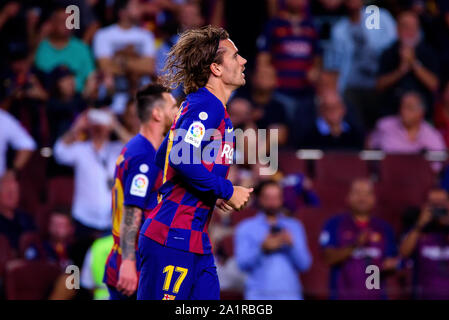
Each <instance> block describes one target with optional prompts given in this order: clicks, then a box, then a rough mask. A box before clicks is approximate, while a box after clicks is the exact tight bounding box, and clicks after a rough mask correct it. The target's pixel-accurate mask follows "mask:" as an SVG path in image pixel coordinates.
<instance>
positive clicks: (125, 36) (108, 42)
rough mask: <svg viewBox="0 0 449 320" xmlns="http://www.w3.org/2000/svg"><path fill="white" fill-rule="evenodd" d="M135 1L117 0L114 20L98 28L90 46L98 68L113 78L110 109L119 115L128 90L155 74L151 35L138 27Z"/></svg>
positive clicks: (137, 10) (137, 4)
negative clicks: (113, 89) (112, 95)
mask: <svg viewBox="0 0 449 320" xmlns="http://www.w3.org/2000/svg"><path fill="white" fill-rule="evenodd" d="M140 6H141V5H140V3H139V1H138V0H129V1H127V0H117V1H116V2H115V10H116V13H117V15H118V22H117V23H115V24H113V25H110V26H107V27H104V28H101V29H100V30H99V31H98V32H97V33H96V34H95V36H94V41H93V48H94V55H95V59H97V62H98V65H99V66H100V70H101V71H103V72H104V73H105V74H106V75H113V76H114V77H115V90H116V95H115V96H114V102H113V109H114V111H115V112H116V113H119V114H121V113H122V112H123V109H124V108H125V105H126V101H127V100H128V93H129V92H134V91H135V90H136V89H137V88H138V87H139V86H141V85H143V84H144V83H147V82H149V81H150V79H149V78H148V76H152V75H154V74H155V61H154V58H155V54H156V48H155V40H154V36H153V34H152V33H151V32H150V31H148V30H145V29H143V28H141V27H139V26H138V24H139V23H140V21H141V15H142V12H141V10H140Z"/></svg>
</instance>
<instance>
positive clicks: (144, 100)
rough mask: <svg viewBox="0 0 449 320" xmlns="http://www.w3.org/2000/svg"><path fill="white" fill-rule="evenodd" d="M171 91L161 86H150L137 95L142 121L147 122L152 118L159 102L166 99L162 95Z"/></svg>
mask: <svg viewBox="0 0 449 320" xmlns="http://www.w3.org/2000/svg"><path fill="white" fill-rule="evenodd" d="M164 92H167V93H169V92H170V90H169V89H167V88H166V87H164V86H163V85H161V84H157V83H156V84H153V83H152V84H149V85H147V86H145V87H143V88H141V89H139V90H138V91H137V93H136V106H137V114H138V117H139V119H140V121H141V122H142V123H143V122H146V121H148V120H149V119H150V118H151V112H152V111H153V108H154V106H155V104H156V102H157V101H159V100H162V99H164V98H163V96H162V94H163V93H164Z"/></svg>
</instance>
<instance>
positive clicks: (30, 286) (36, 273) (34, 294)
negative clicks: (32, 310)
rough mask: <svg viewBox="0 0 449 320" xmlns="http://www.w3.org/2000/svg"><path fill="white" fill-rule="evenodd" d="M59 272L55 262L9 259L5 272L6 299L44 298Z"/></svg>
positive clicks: (49, 291) (48, 293)
mask: <svg viewBox="0 0 449 320" xmlns="http://www.w3.org/2000/svg"><path fill="white" fill-rule="evenodd" d="M60 273H61V271H60V269H59V267H58V266H57V265H56V264H53V263H50V262H47V261H39V260H35V261H28V260H22V259H18V260H13V261H10V262H8V264H7V265H6V273H5V285H6V286H5V287H6V299H7V300H42V299H46V298H47V297H48V296H49V295H50V293H51V290H52V288H53V285H54V283H55V281H56V279H57V278H58V276H59V275H60Z"/></svg>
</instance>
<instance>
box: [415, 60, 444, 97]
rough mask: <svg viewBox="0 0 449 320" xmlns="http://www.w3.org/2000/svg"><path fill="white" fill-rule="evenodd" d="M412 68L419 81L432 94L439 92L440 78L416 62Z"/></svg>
mask: <svg viewBox="0 0 449 320" xmlns="http://www.w3.org/2000/svg"><path fill="white" fill-rule="evenodd" d="M412 68H413V71H414V72H415V75H416V76H417V77H418V79H419V81H421V82H422V83H423V84H424V85H425V86H426V88H427V89H429V90H430V91H432V92H435V91H436V90H438V86H439V84H440V82H439V80H438V77H437V76H436V75H435V74H434V73H433V72H432V71H430V70H429V69H427V68H426V67H425V66H423V65H422V64H421V63H420V62H418V61H415V63H413V66H412Z"/></svg>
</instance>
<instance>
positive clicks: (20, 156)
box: [13, 150, 33, 171]
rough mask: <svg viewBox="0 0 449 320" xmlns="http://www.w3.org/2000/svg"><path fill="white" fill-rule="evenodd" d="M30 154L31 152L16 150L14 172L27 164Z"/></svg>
mask: <svg viewBox="0 0 449 320" xmlns="http://www.w3.org/2000/svg"><path fill="white" fill-rule="evenodd" d="M32 154H33V151H32V150H18V151H17V153H16V156H15V157H14V162H13V166H14V170H16V171H17V170H21V169H22V168H23V167H24V166H25V164H26V163H27V162H28V160H30V157H31V155H32Z"/></svg>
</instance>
